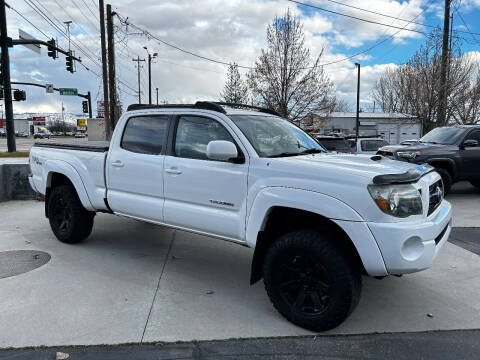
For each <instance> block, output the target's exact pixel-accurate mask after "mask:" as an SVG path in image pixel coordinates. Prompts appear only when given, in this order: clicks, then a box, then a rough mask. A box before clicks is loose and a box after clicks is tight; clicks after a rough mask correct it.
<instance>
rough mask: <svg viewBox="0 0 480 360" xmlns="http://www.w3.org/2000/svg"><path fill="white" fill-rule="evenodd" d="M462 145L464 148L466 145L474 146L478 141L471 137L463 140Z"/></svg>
mask: <svg viewBox="0 0 480 360" xmlns="http://www.w3.org/2000/svg"><path fill="white" fill-rule="evenodd" d="M462 146H463V147H464V148H467V147H476V146H478V141H477V140H473V139H468V140H465V141H464V142H463V144H462Z"/></svg>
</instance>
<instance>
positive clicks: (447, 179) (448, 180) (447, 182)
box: [435, 168, 453, 194]
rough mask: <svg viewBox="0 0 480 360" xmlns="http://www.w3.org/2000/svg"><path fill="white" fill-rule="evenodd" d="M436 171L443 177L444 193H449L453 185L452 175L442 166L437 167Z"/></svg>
mask: <svg viewBox="0 0 480 360" xmlns="http://www.w3.org/2000/svg"><path fill="white" fill-rule="evenodd" d="M435 171H436V172H437V173H438V174H439V175H440V176H441V177H442V181H443V193H444V194H448V193H449V192H450V189H451V188H452V185H453V179H452V175H450V173H449V172H448V171H447V170H445V169H442V168H435Z"/></svg>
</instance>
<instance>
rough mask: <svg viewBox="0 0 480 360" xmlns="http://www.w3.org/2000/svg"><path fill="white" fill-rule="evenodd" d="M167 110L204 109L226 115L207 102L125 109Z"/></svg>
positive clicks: (128, 108) (129, 108)
mask: <svg viewBox="0 0 480 360" xmlns="http://www.w3.org/2000/svg"><path fill="white" fill-rule="evenodd" d="M169 108H183V109H204V110H211V111H216V112H220V113H222V114H226V113H227V112H226V111H225V109H224V108H223V107H221V106H220V105H217V104H215V103H212V102H209V101H197V102H196V103H195V104H163V105H150V104H131V105H129V106H128V107H127V111H133V110H146V109H169Z"/></svg>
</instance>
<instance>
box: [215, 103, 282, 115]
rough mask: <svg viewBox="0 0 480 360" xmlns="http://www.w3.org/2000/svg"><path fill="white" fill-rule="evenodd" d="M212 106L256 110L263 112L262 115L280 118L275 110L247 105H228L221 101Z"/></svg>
mask: <svg viewBox="0 0 480 360" xmlns="http://www.w3.org/2000/svg"><path fill="white" fill-rule="evenodd" d="M212 104H217V105H223V106H229V107H233V108H235V107H236V108H247V109H254V110H258V111H260V112H264V113H267V114H271V115H275V116H280V117H281V115H280V114H279V113H278V112H276V111H275V110H271V109H267V108H264V107H260V106H253V105H247V104H237V103H230V102H223V101H215V102H212Z"/></svg>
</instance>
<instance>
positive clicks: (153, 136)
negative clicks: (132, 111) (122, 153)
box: [120, 115, 169, 155]
mask: <svg viewBox="0 0 480 360" xmlns="http://www.w3.org/2000/svg"><path fill="white" fill-rule="evenodd" d="M168 122H169V117H168V116H167V115H159V116H137V117H131V118H130V119H128V121H127V124H126V125H125V131H124V132H123V137H122V141H121V143H120V146H121V147H122V149H125V150H127V151H132V152H136V153H140V154H151V155H158V154H160V153H162V151H163V147H164V146H165V139H166V134H167V128H168Z"/></svg>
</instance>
